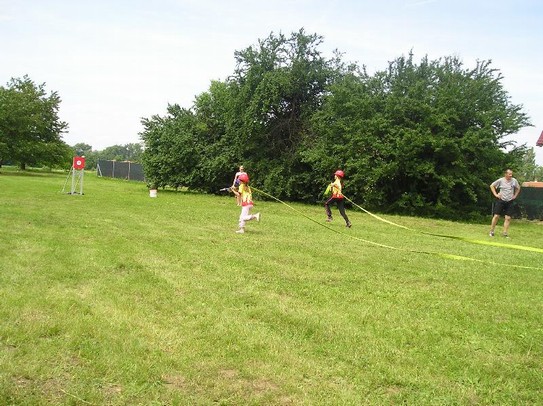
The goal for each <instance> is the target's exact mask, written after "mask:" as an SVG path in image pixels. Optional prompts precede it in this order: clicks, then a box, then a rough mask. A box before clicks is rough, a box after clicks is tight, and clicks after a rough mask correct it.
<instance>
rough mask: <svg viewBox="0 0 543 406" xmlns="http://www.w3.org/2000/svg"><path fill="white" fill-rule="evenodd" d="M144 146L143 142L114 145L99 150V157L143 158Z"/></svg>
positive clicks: (126, 159) (119, 159)
mask: <svg viewBox="0 0 543 406" xmlns="http://www.w3.org/2000/svg"><path fill="white" fill-rule="evenodd" d="M142 152H143V148H142V145H141V144H139V143H138V144H125V145H113V146H110V147H107V148H105V149H103V150H102V151H98V159H107V160H116V161H132V162H136V161H139V160H140V159H141V154H142Z"/></svg>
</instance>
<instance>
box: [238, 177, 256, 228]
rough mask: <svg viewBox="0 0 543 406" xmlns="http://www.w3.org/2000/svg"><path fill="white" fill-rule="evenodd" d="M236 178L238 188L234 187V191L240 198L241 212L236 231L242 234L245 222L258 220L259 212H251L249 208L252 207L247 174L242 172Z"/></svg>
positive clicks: (251, 193) (251, 195) (251, 194)
mask: <svg viewBox="0 0 543 406" xmlns="http://www.w3.org/2000/svg"><path fill="white" fill-rule="evenodd" d="M238 180H239V189H238V190H235V189H234V193H235V195H236V197H238V198H239V199H240V200H241V214H240V216H239V230H238V231H236V233H238V234H243V233H244V232H245V223H246V222H247V221H251V220H256V221H260V213H256V214H251V209H252V208H253V192H252V191H251V188H250V187H249V185H248V183H249V175H247V174H246V173H242V174H240V175H239V176H238Z"/></svg>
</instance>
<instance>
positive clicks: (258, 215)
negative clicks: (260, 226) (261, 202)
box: [255, 212, 260, 221]
mask: <svg viewBox="0 0 543 406" xmlns="http://www.w3.org/2000/svg"><path fill="white" fill-rule="evenodd" d="M255 219H256V221H260V212H258V213H256V214H255Z"/></svg>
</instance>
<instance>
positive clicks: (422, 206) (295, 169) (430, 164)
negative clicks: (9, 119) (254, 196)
mask: <svg viewBox="0 0 543 406" xmlns="http://www.w3.org/2000/svg"><path fill="white" fill-rule="evenodd" d="M322 43H323V38H322V37H321V36H319V35H317V34H307V33H306V32H305V31H304V30H303V29H301V30H299V31H298V32H294V33H292V34H291V35H290V36H287V35H284V34H281V33H279V34H274V33H271V34H270V35H269V36H268V37H267V38H265V39H262V40H258V42H257V44H256V45H253V46H250V47H248V48H246V49H243V50H241V51H236V52H235V54H234V56H235V60H236V68H235V70H234V72H233V73H232V74H231V76H229V77H228V78H227V79H226V80H224V81H213V82H211V84H210V86H209V89H208V90H207V91H205V92H203V93H201V94H199V95H197V96H196V97H195V101H194V103H193V105H192V106H191V107H190V108H183V107H181V106H179V105H177V104H171V105H168V106H167V110H166V114H164V115H154V116H152V117H150V118H145V119H143V120H142V124H143V127H144V130H143V131H142V133H141V138H142V140H143V141H144V144H145V148H144V153H143V157H142V160H143V165H144V168H145V173H146V177H147V179H149V181H150V182H151V183H152V186H153V187H162V186H173V187H187V188H189V189H193V190H200V191H205V192H211V193H213V192H216V191H218V190H219V189H220V188H221V187H224V186H225V185H228V184H229V183H230V182H231V177H232V173H233V172H234V171H235V169H236V167H237V166H238V165H240V164H243V165H244V166H245V167H246V168H247V169H248V171H249V173H250V175H251V177H252V181H253V184H254V185H255V186H257V187H260V188H262V189H264V190H266V191H267V192H268V193H270V194H272V195H274V196H276V197H278V198H281V199H288V200H294V201H303V202H316V201H319V199H321V198H322V191H323V188H324V186H325V185H326V184H327V183H328V182H329V181H330V176H331V174H332V173H333V172H334V171H335V170H336V169H338V168H341V169H343V170H344V171H345V173H346V178H345V184H346V193H347V194H348V195H349V197H350V198H351V199H353V200H354V201H357V202H360V203H361V204H364V205H365V206H366V207H369V208H373V209H378V210H379V211H382V212H395V213H403V214H418V215H428V216H439V217H446V218H459V217H466V216H471V215H477V214H479V213H486V212H488V210H489V207H490V204H491V196H490V193H489V191H488V185H489V184H490V183H491V182H492V181H493V180H495V179H496V177H497V176H499V175H500V174H501V173H502V172H503V170H504V169H505V168H507V167H511V168H514V169H515V170H516V169H517V168H521V167H526V168H527V167H529V166H530V162H526V159H529V158H530V151H531V150H530V149H529V148H527V147H526V146H525V145H520V146H519V145H517V144H516V142H514V141H510V140H508V139H509V138H510V137H509V136H511V135H514V134H515V133H517V132H518V130H519V129H521V128H522V127H525V126H529V125H530V122H529V118H528V117H527V115H526V114H525V113H524V111H523V109H522V106H521V105H517V104H514V103H512V101H511V100H510V97H509V95H508V93H507V91H506V90H505V89H504V87H503V84H502V75H501V73H500V71H499V70H498V69H496V68H494V67H493V66H492V64H491V62H490V61H477V63H476V64H475V66H474V67H471V68H468V67H466V66H464V64H463V62H462V61H461V60H460V58H459V57H456V56H446V57H442V58H439V59H437V60H429V59H428V58H427V57H423V58H422V59H421V60H420V61H415V58H414V55H413V54H412V53H409V54H408V55H407V56H400V57H398V58H396V59H395V60H393V61H391V62H389V63H388V66H386V68H384V69H382V70H378V71H376V72H375V73H373V74H369V73H368V72H367V70H366V68H365V66H363V65H362V66H359V65H358V64H357V63H348V62H345V61H344V60H343V55H342V54H341V53H339V52H337V51H336V52H335V53H334V55H333V56H332V57H331V58H326V57H324V56H323V54H322V52H321V51H320V46H321V45H322ZM533 159H534V157H533V151H532V163H534V162H535V161H534V160H533ZM516 175H517V176H518V175H519V173H518V172H516Z"/></svg>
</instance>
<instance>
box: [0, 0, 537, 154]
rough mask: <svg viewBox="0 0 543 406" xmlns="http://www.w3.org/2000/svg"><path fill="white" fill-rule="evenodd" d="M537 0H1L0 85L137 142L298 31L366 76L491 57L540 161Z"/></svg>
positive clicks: (525, 140)
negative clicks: (158, 118) (146, 126)
mask: <svg viewBox="0 0 543 406" xmlns="http://www.w3.org/2000/svg"><path fill="white" fill-rule="evenodd" d="M542 18H543V2H541V1H540V0H510V1H506V0H494V1H489V0H471V1H466V0H454V1H453V0H447V1H445V0H390V1H387V0H373V1H369V0H352V1H351V0H345V1H340V0H290V1H289V0H276V1H274V0H265V1H261V0H230V1H226V0H154V1H148V0H92V1H87V0H84V1H83V0H48V1H43V0H0V85H4V86H5V85H6V84H7V83H8V82H9V81H10V79H11V78H22V77H23V76H24V75H28V76H29V77H30V79H31V80H33V81H34V82H35V83H36V84H42V83H45V89H46V90H47V91H48V92H51V91H56V92H57V93H58V94H59V96H60V98H61V99H62V102H61V105H60V111H59V115H60V118H61V120H63V121H66V122H67V123H68V125H69V131H68V132H67V133H65V134H64V135H63V139H64V141H65V142H67V143H68V144H69V145H75V144H76V143H85V144H89V145H91V146H92V148H93V149H94V150H102V149H104V148H106V147H108V146H112V145H125V144H129V143H136V142H140V141H141V140H140V135H139V133H140V132H141V131H142V130H143V127H142V125H141V119H142V118H149V117H151V116H153V115H157V114H158V115H164V114H165V113H166V108H167V106H168V104H175V103H176V104H179V105H181V106H182V107H186V108H189V107H191V106H192V104H193V101H194V98H195V96H197V95H199V94H201V93H203V92H205V91H207V90H208V89H209V85H210V84H211V81H213V80H221V81H222V80H225V79H226V78H227V77H228V76H229V75H231V74H232V73H233V71H234V69H235V59H234V52H235V51H239V50H243V49H245V48H247V47H250V46H252V45H255V44H256V43H257V42H258V39H264V38H266V37H268V36H269V34H270V33H271V32H274V33H276V34H277V33H279V32H282V33H284V34H287V35H288V34H290V33H292V32H297V31H299V30H300V28H304V30H305V32H306V33H308V34H313V33H316V34H318V35H320V36H322V37H323V38H324V43H323V44H322V45H321V47H320V48H319V49H320V50H321V52H322V53H323V54H324V56H326V57H331V56H332V52H333V50H334V49H337V50H339V51H340V52H342V53H343V60H344V61H349V62H356V63H357V64H358V65H359V66H362V65H364V66H366V68H367V71H368V73H370V74H372V73H373V72H375V71H377V70H383V69H386V67H387V66H388V62H389V61H392V60H394V59H396V58H397V57H399V56H402V55H408V54H409V52H410V51H412V52H413V53H414V58H415V61H417V62H418V61H420V59H422V58H423V57H424V56H428V58H429V59H431V60H434V59H438V58H442V57H445V56H457V57H459V58H460V59H461V60H462V61H463V63H464V66H465V67H466V68H473V67H475V64H476V61H477V60H491V61H492V67H494V68H495V69H498V70H499V71H500V72H501V75H502V76H503V80H502V84H503V86H504V88H505V90H506V91H507V92H508V93H509V96H510V101H511V103H513V104H520V105H522V106H523V108H524V112H525V113H526V114H527V115H528V116H529V117H530V121H531V123H532V124H533V127H526V128H523V129H522V130H521V131H519V133H518V134H515V135H514V136H513V137H512V138H511V139H512V140H515V141H516V142H517V144H527V145H528V146H529V147H532V146H533V147H534V149H535V152H536V163H537V164H538V165H543V147H535V142H536V141H537V139H538V137H539V135H540V134H541V132H542V131H543V69H542V67H543V56H542V55H543V54H542V53H541V52H540V51H541V48H542V45H541V44H543V30H542V29H541V19H542Z"/></svg>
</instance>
